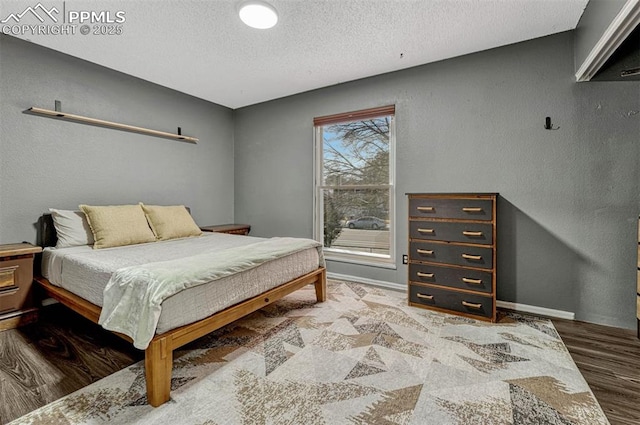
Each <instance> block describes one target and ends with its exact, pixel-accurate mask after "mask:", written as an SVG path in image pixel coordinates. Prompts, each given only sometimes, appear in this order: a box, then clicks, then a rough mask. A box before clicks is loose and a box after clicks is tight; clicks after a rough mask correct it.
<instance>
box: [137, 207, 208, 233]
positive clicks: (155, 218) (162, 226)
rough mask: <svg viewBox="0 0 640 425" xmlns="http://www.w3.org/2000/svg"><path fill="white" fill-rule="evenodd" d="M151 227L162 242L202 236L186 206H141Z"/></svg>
mask: <svg viewBox="0 0 640 425" xmlns="http://www.w3.org/2000/svg"><path fill="white" fill-rule="evenodd" d="M140 205H141V206H142V209H143V210H144V213H145V214H146V215H147V220H148V221H149V226H151V230H153V233H155V234H156V238H158V240H161V241H166V240H169V239H177V238H187V237H190V236H200V235H201V234H202V231H201V230H200V228H199V227H198V225H197V224H196V223H195V221H193V218H192V217H191V214H189V211H187V209H186V208H185V206H184V205H172V206H159V205H144V204H142V203H141V204H140Z"/></svg>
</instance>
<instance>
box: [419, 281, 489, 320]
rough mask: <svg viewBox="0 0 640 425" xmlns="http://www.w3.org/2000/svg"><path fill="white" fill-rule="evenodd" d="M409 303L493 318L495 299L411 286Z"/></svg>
mask: <svg viewBox="0 0 640 425" xmlns="http://www.w3.org/2000/svg"><path fill="white" fill-rule="evenodd" d="M409 302H411V303H414V304H420V305H424V306H427V307H437V308H442V309H447V310H453V311H459V312H462V313H468V314H473V315H476V316H482V317H493V298H492V297H491V296H483V295H479V294H469V293H466V292H457V291H451V290H448V289H440V288H432V287H427V286H420V285H409Z"/></svg>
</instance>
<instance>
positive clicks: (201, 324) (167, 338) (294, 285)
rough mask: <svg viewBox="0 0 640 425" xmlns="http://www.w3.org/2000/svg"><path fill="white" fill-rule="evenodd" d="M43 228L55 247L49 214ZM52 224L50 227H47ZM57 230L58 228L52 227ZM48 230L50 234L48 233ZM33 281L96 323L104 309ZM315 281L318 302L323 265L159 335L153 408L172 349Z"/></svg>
mask: <svg viewBox="0 0 640 425" xmlns="http://www.w3.org/2000/svg"><path fill="white" fill-rule="evenodd" d="M39 224H40V225H41V226H42V227H43V233H41V234H39V237H38V239H39V242H40V243H41V245H43V246H53V245H55V243H53V244H52V243H51V241H53V240H54V239H55V238H52V237H51V233H50V232H51V231H52V230H51V229H53V225H52V224H51V223H50V217H49V218H46V217H45V216H43V218H41V220H40V221H39ZM48 226H50V227H49V228H48V229H47V228H46V227H48ZM53 231H55V230H53ZM47 232H48V233H47ZM54 236H55V235H54ZM34 280H35V281H36V282H37V283H39V284H40V286H41V287H42V288H43V289H44V291H45V292H46V293H47V294H48V295H49V296H50V297H52V298H54V299H56V300H58V301H59V302H60V303H62V304H64V305H65V306H67V307H69V308H70V309H72V310H73V311H75V312H77V313H79V314H81V315H82V316H84V317H86V318H87V319H89V320H91V321H92V322H94V323H98V319H99V317H100V310H101V308H100V307H99V306H97V305H95V304H92V303H90V302H89V301H87V300H85V299H84V298H81V297H79V296H77V295H75V294H73V293H71V292H69V291H67V290H66V289H63V288H60V287H58V286H54V285H52V284H51V283H50V282H49V281H48V280H47V279H45V278H44V277H42V276H40V275H39V273H38V275H36V277H35V278H34ZM309 284H313V285H314V286H315V290H316V298H317V300H318V302H322V301H325V300H326V298H327V275H326V269H325V268H324V267H319V268H318V269H317V270H314V271H313V272H311V273H307V274H305V275H303V276H300V277H298V278H296V279H294V280H291V281H289V282H287V283H284V284H282V285H280V286H277V287H275V288H273V289H270V290H269V291H266V292H263V293H262V294H260V295H257V296H255V297H253V298H249V299H247V300H245V301H243V302H241V303H238V304H236V305H233V306H231V307H228V308H226V309H224V310H222V311H219V312H218V313H215V314H213V315H211V316H209V317H206V318H204V319H202V320H199V321H197V322H194V323H191V324H189V325H185V326H181V327H179V328H176V329H173V330H170V331H168V332H165V333H163V334H158V335H156V336H155V337H154V338H153V339H152V340H151V342H150V343H149V346H148V347H147V349H146V350H145V357H144V368H145V378H146V383H147V400H148V401H149V404H150V405H152V406H153V407H157V406H160V405H161V404H163V403H165V402H167V401H169V398H170V392H171V371H172V369H173V350H175V349H177V348H180V347H182V346H183V345H185V344H188V343H189V342H191V341H194V340H196V339H198V338H200V337H201V336H204V335H206V334H208V333H210V332H212V331H214V330H216V329H219V328H221V327H223V326H225V325H227V324H229V323H231V322H233V321H235V320H238V319H240V318H242V317H244V316H246V315H248V314H250V313H253V312H254V311H256V310H259V309H261V308H262V307H264V306H267V305H269V304H271V303H273V302H275V301H277V300H279V299H280V298H282V297H284V296H286V295H288V294H290V293H292V292H294V291H296V290H298V289H300V288H302V287H303V286H306V285H309ZM114 333H115V334H116V335H118V336H120V337H122V338H124V339H126V340H127V341H130V342H132V340H131V338H129V337H128V336H126V335H123V334H120V333H117V332H114Z"/></svg>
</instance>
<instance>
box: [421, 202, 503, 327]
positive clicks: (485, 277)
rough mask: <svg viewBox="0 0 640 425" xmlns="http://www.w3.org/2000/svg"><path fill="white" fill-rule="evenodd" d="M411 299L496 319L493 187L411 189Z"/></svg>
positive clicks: (427, 306)
mask: <svg viewBox="0 0 640 425" xmlns="http://www.w3.org/2000/svg"><path fill="white" fill-rule="evenodd" d="M408 196H409V305H412V306H416V307H424V308H429V309H432V310H437V311H442V312H446V313H452V314H458V315H462V316H466V317H471V318H474V319H480V320H487V321H492V322H495V320H496V200H497V197H498V194H497V193H464V194H454V193H410V194H408Z"/></svg>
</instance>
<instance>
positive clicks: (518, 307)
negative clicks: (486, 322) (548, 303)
mask: <svg viewBox="0 0 640 425" xmlns="http://www.w3.org/2000/svg"><path fill="white" fill-rule="evenodd" d="M496 307H500V308H506V309H509V310H515V311H519V312H522V313H532V314H538V315H540V316H549V317H556V318H558V319H567V320H575V319H576V314H575V313H573V312H571V311H564V310H555V309H553V308H546V307H538V306H535V305H527V304H520V303H512V302H508V301H500V300H498V301H496Z"/></svg>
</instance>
